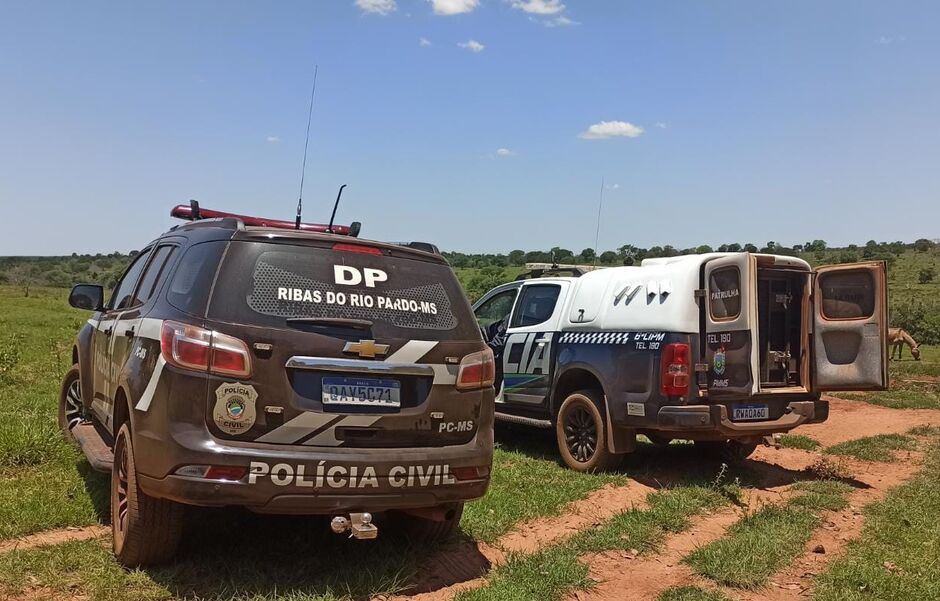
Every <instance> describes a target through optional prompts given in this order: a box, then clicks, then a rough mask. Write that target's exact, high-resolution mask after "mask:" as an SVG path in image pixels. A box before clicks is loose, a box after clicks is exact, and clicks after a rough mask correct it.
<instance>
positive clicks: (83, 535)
mask: <svg viewBox="0 0 940 601" xmlns="http://www.w3.org/2000/svg"><path fill="white" fill-rule="evenodd" d="M110 532H111V529H110V528H108V527H107V526H88V527H86V528H62V529H61V530H49V531H48V532H39V533H37V534H30V535H29V536H21V537H19V538H14V539H10V540H5V541H0V553H9V552H10V551H16V550H21V549H32V548H33V547H42V546H45V545H58V544H60V543H66V542H69V541H74V540H88V539H90V538H99V537H102V536H105V535H107V534H109V533H110Z"/></svg>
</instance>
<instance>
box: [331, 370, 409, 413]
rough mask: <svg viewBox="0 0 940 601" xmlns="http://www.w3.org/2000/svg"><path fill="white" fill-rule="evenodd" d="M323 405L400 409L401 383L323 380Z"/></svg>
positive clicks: (342, 379) (346, 379) (364, 379)
mask: <svg viewBox="0 0 940 601" xmlns="http://www.w3.org/2000/svg"><path fill="white" fill-rule="evenodd" d="M323 404H324V405H355V406H358V407H393V408H397V407H401V382H399V381H398V380H386V379H381V378H332V377H327V378H323Z"/></svg>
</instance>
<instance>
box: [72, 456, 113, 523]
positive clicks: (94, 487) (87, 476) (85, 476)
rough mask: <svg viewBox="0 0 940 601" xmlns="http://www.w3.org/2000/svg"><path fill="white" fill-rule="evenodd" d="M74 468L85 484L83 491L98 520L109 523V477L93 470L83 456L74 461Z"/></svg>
mask: <svg viewBox="0 0 940 601" xmlns="http://www.w3.org/2000/svg"><path fill="white" fill-rule="evenodd" d="M75 470H76V471H77V472H78V475H79V476H80V477H81V479H82V482H83V483H84V485H85V492H87V493H88V497H89V498H90V499H91V504H92V507H94V509H95V516H96V517H97V518H98V521H99V522H101V523H102V524H105V525H107V524H110V523H111V477H110V476H108V474H103V473H101V472H97V471H95V470H94V469H93V468H92V467H91V464H89V463H88V461H87V460H86V459H85V458H84V457H82V458H81V459H79V460H78V461H76V462H75Z"/></svg>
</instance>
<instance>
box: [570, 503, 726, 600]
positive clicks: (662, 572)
mask: <svg viewBox="0 0 940 601" xmlns="http://www.w3.org/2000/svg"><path fill="white" fill-rule="evenodd" d="M742 514H743V511H742V510H741V509H740V508H737V507H735V508H728V509H725V510H723V511H720V512H717V513H714V514H712V515H709V516H705V517H702V518H700V519H698V520H696V521H695V522H694V523H693V524H692V527H691V528H689V529H688V530H686V531H685V532H681V533H679V534H674V535H672V536H670V537H668V538H667V539H666V542H665V545H664V548H663V551H662V552H661V553H659V554H655V555H649V556H642V557H639V558H638V557H636V556H634V555H632V554H630V553H626V552H624V551H607V552H604V553H599V554H597V555H592V556H587V557H584V558H582V561H584V562H585V563H587V564H589V565H590V576H591V578H592V579H594V580H595V581H597V582H598V584H597V586H596V587H595V588H593V589H591V590H589V591H578V592H576V593H574V594H573V595H572V596H571V597H569V599H572V600H577V601H621V600H623V599H655V598H656V597H657V596H658V595H659V593H661V592H662V591H664V590H666V589H667V588H671V587H673V586H682V585H687V584H690V583H694V582H696V581H697V576H696V575H695V574H694V573H693V572H692V569H691V568H689V567H688V566H686V565H685V564H682V563H680V561H681V560H682V558H683V557H685V556H686V555H687V554H689V553H691V552H692V551H693V550H695V549H696V548H698V547H700V546H702V545H706V544H708V543H710V542H712V541H713V540H717V539H719V538H721V537H722V536H723V535H724V533H725V531H727V529H728V528H730V527H731V525H732V524H734V523H735V522H736V521H738V519H740V517H741V515H742Z"/></svg>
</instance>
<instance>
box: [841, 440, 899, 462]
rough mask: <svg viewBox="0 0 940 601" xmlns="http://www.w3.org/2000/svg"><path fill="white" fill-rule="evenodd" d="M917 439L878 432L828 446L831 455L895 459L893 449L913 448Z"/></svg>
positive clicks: (866, 458) (887, 460)
mask: <svg viewBox="0 0 940 601" xmlns="http://www.w3.org/2000/svg"><path fill="white" fill-rule="evenodd" d="M914 446H915V441H914V440H913V439H911V437H909V436H905V435H903V434H877V435H875V436H866V437H864V438H857V439H855V440H847V441H846V442H840V443H839V444H837V445H833V446H831V447H828V448H826V450H825V452H826V453H828V454H830V455H843V456H847V457H855V458H856V459H861V460H862V461H880V462H890V461H894V453H893V451H900V450H905V449H912V448H914Z"/></svg>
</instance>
